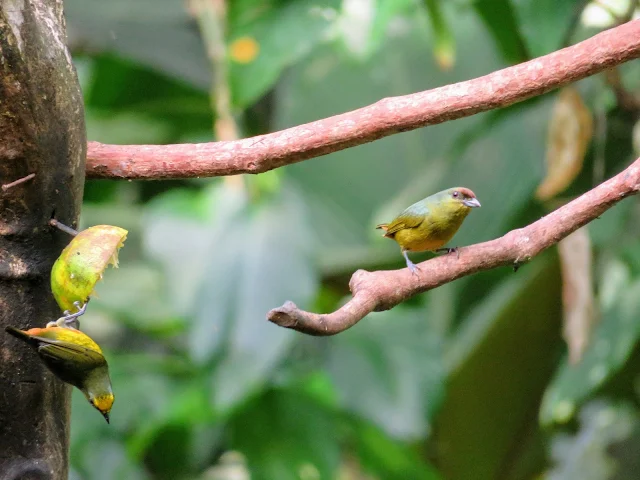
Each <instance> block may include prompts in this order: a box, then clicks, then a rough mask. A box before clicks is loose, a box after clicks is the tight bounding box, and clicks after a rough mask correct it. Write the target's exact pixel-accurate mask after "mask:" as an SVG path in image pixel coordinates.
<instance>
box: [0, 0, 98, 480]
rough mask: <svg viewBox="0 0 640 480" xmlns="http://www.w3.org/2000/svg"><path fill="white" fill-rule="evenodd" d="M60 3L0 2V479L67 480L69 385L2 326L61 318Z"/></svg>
mask: <svg viewBox="0 0 640 480" xmlns="http://www.w3.org/2000/svg"><path fill="white" fill-rule="evenodd" d="M65 41H66V30H65V24H64V19H63V16H62V0H0V184H3V185H6V184H7V183H10V182H13V181H15V180H17V179H20V178H22V177H25V176H26V175H29V174H31V173H35V177H34V178H33V179H30V180H28V181H25V182H24V183H21V184H18V185H15V186H13V187H11V188H9V189H4V188H3V189H2V190H0V480H8V479H21V480H24V479H55V480H67V478H68V451H69V416H70V396H71V395H70V392H71V389H70V388H69V387H68V386H66V385H65V384H63V383H62V382H61V381H59V380H58V379H57V378H55V377H54V376H53V375H52V374H51V373H49V371H48V370H46V369H45V367H44V366H43V365H42V364H41V362H40V360H39V358H38V356H37V355H36V353H35V352H34V351H33V350H32V349H30V348H28V347H27V346H26V345H25V344H23V343H21V342H19V341H17V340H16V339H14V338H13V337H11V336H9V335H8V334H6V333H5V332H4V327H5V326H7V325H13V326H15V327H18V328H27V327H29V328H30V327H35V326H44V325H45V324H46V323H47V322H48V321H50V320H54V319H56V318H58V317H59V316H60V315H61V312H60V309H59V308H58V306H57V305H56V303H55V301H54V299H53V296H52V295H51V290H50V287H49V272H50V269H51V266H52V265H53V262H54V261H55V259H56V257H57V256H58V255H59V253H60V251H61V250H62V248H63V247H64V246H65V245H66V244H67V243H68V242H69V237H68V236H67V235H66V234H64V233H62V232H59V231H57V230H54V229H53V228H51V227H49V226H48V221H49V219H50V218H51V217H53V216H55V217H56V218H57V219H58V220H60V221H61V222H63V223H66V224H68V225H74V226H75V225H76V224H77V219H78V215H79V212H80V204H81V201H82V193H83V185H84V168H85V155H86V138H85V127H84V110H83V104H82V95H81V92H80V88H79V84H78V80H77V77H76V72H75V69H74V67H73V64H72V62H71V57H70V55H69V52H68V51H67V48H66V45H65Z"/></svg>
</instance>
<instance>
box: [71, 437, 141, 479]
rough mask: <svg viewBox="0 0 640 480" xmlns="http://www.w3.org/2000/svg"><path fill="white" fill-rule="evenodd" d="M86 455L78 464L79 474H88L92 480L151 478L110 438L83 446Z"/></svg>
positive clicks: (97, 439) (121, 446)
mask: <svg viewBox="0 0 640 480" xmlns="http://www.w3.org/2000/svg"><path fill="white" fill-rule="evenodd" d="M82 447H83V449H84V450H85V454H84V455H83V457H82V460H83V461H82V463H81V464H76V469H77V470H78V471H79V472H86V473H87V474H88V475H89V476H87V477H82V478H91V479H92V480H120V479H124V478H126V479H127V480H146V479H150V478H151V477H150V476H149V475H148V474H147V473H145V471H144V469H143V468H142V466H140V465H138V464H136V463H135V462H134V461H133V460H132V459H130V458H128V456H127V452H126V451H125V449H124V447H123V445H122V443H121V442H119V441H117V440H115V439H109V438H108V437H103V438H96V439H94V440H90V441H88V442H85V443H84V445H83V446H82Z"/></svg>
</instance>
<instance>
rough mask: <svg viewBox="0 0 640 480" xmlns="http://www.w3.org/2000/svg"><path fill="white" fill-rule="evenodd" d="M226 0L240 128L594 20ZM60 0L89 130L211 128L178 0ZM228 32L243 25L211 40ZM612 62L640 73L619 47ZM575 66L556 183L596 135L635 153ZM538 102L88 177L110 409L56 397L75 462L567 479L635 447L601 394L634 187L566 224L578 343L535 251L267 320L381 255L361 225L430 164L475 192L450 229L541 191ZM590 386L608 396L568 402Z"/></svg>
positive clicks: (481, 61)
mask: <svg viewBox="0 0 640 480" xmlns="http://www.w3.org/2000/svg"><path fill="white" fill-rule="evenodd" d="M187 3H188V4H189V5H191V4H190V3H189V2H187ZM226 5H227V9H228V11H227V18H226V24H227V25H226V27H227V28H226V29H227V35H226V38H225V41H226V47H227V52H228V56H227V61H228V67H229V75H228V78H227V79H226V80H227V81H228V84H229V89H230V93H231V98H232V103H233V104H232V105H231V108H232V110H233V111H232V113H233V114H234V115H235V118H236V120H237V122H238V127H239V132H241V134H246V133H245V132H254V133H262V132H264V131H269V130H277V129H282V128H286V127H289V126H293V125H299V124H303V123H306V122H309V121H312V120H316V119H320V118H324V117H328V116H331V115H335V114H338V113H342V112H345V111H348V110H351V109H355V108H359V107H361V106H363V105H367V104H370V103H373V102H375V101H377V100H379V99H381V98H384V97H388V96H393V95H403V94H408V93H413V92H417V91H421V90H426V89H429V88H435V87H438V86H441V85H446V84H451V83H455V82H458V81H462V80H466V79H470V78H474V77H479V76H482V75H485V74H487V73H488V72H490V71H493V70H497V69H500V68H503V67H504V66H505V65H506V64H509V63H515V62H520V61H523V60H526V59H527V58H529V57H535V56H539V55H543V54H545V53H548V52H550V51H553V50H555V49H557V48H560V47H561V46H562V44H563V43H565V42H567V39H569V40H570V39H576V38H579V37H583V36H585V35H586V34H590V33H591V32H590V31H587V30H586V29H585V28H584V27H582V26H581V25H580V24H579V22H578V23H575V21H576V19H577V18H578V17H577V15H578V13H579V11H580V5H582V2H579V1H577V0H576V1H573V0H572V1H569V0H567V1H561V2H557V1H556V2H551V1H550V0H549V1H547V0H544V1H530V0H501V1H499V2H488V1H471V0H458V1H456V2H446V1H442V0H428V1H424V0H347V1H338V0H314V1H312V2H308V1H306V0H267V1H258V0H237V1H236V0H234V1H228V2H226ZM65 9H66V14H67V18H68V27H69V34H70V43H71V45H72V47H73V53H74V59H75V60H76V65H77V68H78V71H79V75H80V78H81V82H82V87H83V91H84V93H85V100H86V117H87V126H88V136H89V138H90V140H97V141H102V142H109V143H154V144H162V143H171V142H196V141H210V140H211V139H212V137H213V133H212V121H213V120H215V118H214V117H215V115H214V114H213V112H212V111H211V99H210V98H209V93H210V88H211V84H212V82H211V73H212V72H211V67H210V65H209V62H208V60H207V56H206V54H205V49H204V48H203V45H202V39H201V38H200V35H199V33H198V26H197V22H196V20H195V18H194V17H193V16H191V14H190V13H189V11H188V10H187V9H186V8H185V2H183V1H181V0H139V1H136V2H133V3H132V2H129V1H125V0H112V1H110V2H105V1H103V0H66V2H65ZM247 39H250V41H249V42H248V43H246V40H247ZM240 40H242V41H245V43H244V47H243V48H245V50H242V49H240V50H234V49H235V48H238V43H237V42H238V41H240ZM251 42H255V44H254V43H251ZM242 45H243V44H242V43H240V46H242ZM255 46H257V50H252V48H253V47H255ZM252 52H253V53H252ZM443 52H444V53H443ZM443 54H446V55H452V56H451V57H450V58H449V61H450V62H452V63H449V64H447V63H446V62H443V57H442V56H441V55H443ZM453 54H455V56H453ZM621 73H622V75H623V82H624V83H625V85H627V86H628V87H629V88H630V89H633V88H637V87H638V83H637V78H639V77H638V75H635V74H636V73H637V66H633V65H628V66H625V68H622V69H621ZM578 87H579V89H580V92H581V94H582V96H583V99H584V101H585V104H586V105H588V106H589V107H590V108H592V109H594V110H596V109H598V111H600V112H601V113H600V115H601V117H602V116H604V118H606V121H607V122H606V128H604V129H602V128H600V129H599V130H601V131H602V130H603V131H604V133H601V134H599V135H604V136H603V137H602V138H596V139H594V140H593V143H592V145H593V146H592V148H591V150H590V151H589V152H588V154H587V158H586V159H585V165H584V168H583V171H582V172H581V174H580V175H579V176H578V178H577V180H575V181H574V183H573V184H572V186H571V187H570V189H569V190H568V193H567V195H570V196H573V195H578V194H581V193H582V192H584V191H586V190H587V189H589V188H591V187H592V186H593V184H594V182H595V180H594V176H593V173H592V172H593V171H594V165H597V164H598V162H604V168H605V173H606V175H607V176H608V175H610V174H613V173H615V172H617V171H619V170H620V169H621V168H623V167H624V166H625V165H626V164H628V162H629V160H630V159H631V135H632V134H631V132H632V128H633V118H631V115H628V114H627V113H626V112H624V111H621V109H620V108H618V106H617V104H616V100H615V96H613V95H612V94H611V92H610V91H609V90H607V89H606V88H605V87H603V86H602V85H601V84H600V83H599V82H598V81H595V80H586V81H583V82H581V83H580V84H579V85H578ZM214 93H215V92H214ZM554 101H555V95H554V94H550V95H548V96H545V97H542V98H537V99H533V100H531V101H528V102H525V103H522V104H519V105H516V106H513V107H510V108H506V109H502V110H499V111H493V112H489V113H486V114H481V115H476V116H473V117H469V118H466V119H461V120H456V121H454V122H447V123H444V124H440V125H435V126H430V127H428V128H425V129H420V130H417V131H413V132H407V133H403V134H400V135H394V136H391V137H388V138H385V139H382V140H379V141H376V142H374V143H371V144H367V145H363V146H360V147H358V148H353V149H347V150H344V151H341V152H337V153H334V154H332V155H328V156H326V157H322V158H318V159H314V160H310V161H306V162H301V163H298V164H296V165H292V166H291V167H287V168H284V169H280V170H278V171H275V172H269V173H268V174H263V175H259V176H257V177H250V178H243V179H242V180H239V179H237V178H235V179H195V180H189V181H182V182H113V181H89V182H87V185H86V190H85V205H84V206H83V216H82V225H81V227H86V226H90V225H96V224H111V225H119V226H121V227H123V228H125V229H126V230H128V232H129V234H128V238H127V242H126V247H125V248H124V249H122V250H121V251H120V268H119V269H117V270H110V271H109V274H108V277H107V278H106V281H105V282H104V283H103V282H100V283H99V284H98V286H97V293H98V296H97V297H95V298H93V299H92V301H91V307H90V309H89V311H88V313H87V314H86V315H85V317H83V320H82V321H83V323H82V325H83V329H85V330H86V331H87V333H88V334H89V335H91V336H92V337H93V338H96V339H97V340H98V341H99V342H100V344H101V345H104V346H105V353H106V355H107V357H108V359H109V363H110V366H111V371H112V382H113V386H114V390H115V394H116V401H115V404H114V407H113V410H112V415H111V419H112V424H111V425H110V426H109V425H106V424H105V422H104V421H103V420H102V419H101V418H100V417H99V416H96V415H95V412H94V411H93V410H92V409H91V407H90V406H89V405H88V404H87V403H86V400H84V399H83V398H81V397H80V396H74V405H73V417H74V418H73V422H72V438H71V460H72V467H73V472H72V476H71V478H74V479H76V478H78V479H79V478H82V479H86V480H93V479H105V480H106V479H120V478H126V479H133V480H137V479H178V480H180V479H202V480H214V479H215V480H228V479H231V478H248V475H249V474H250V475H251V478H254V479H269V480H271V479H275V480H280V479H283V480H286V479H300V480H316V479H339V480H352V479H357V478H371V479H380V480H382V479H392V480H393V479H398V480H405V479H424V480H437V479H444V478H447V479H451V480H463V479H464V480H466V479H469V478H472V479H478V480H484V479H487V480H489V479H491V480H493V479H500V480H511V479H513V480H520V479H528V478H533V476H534V475H539V476H540V478H549V479H553V480H556V479H560V478H562V479H569V480H571V479H573V478H576V479H577V478H583V477H580V475H582V472H583V470H582V463H584V464H585V465H587V463H586V462H591V461H592V463H588V465H590V468H589V470H590V472H591V473H594V472H608V473H607V475H609V474H611V472H613V471H615V472H616V473H615V474H617V475H618V477H613V478H618V479H621V478H634V477H633V476H632V477H629V476H627V477H624V475H625V472H626V473H627V474H629V472H633V471H634V470H633V469H634V466H633V465H634V464H633V461H632V460H633V459H632V456H629V455H628V453H627V452H629V451H632V452H635V451H637V446H638V445H639V440H638V438H640V436H639V435H638V434H637V431H640V430H638V428H637V425H636V423H637V419H636V417H637V410H636V407H635V406H633V405H635V404H633V403H625V404H621V403H620V402H619V400H620V399H621V398H622V397H624V398H625V399H627V400H632V401H636V402H637V398H636V397H637V395H636V393H635V392H634V382H635V380H636V372H635V370H634V366H635V365H637V362H638V358H639V357H638V337H639V335H640V329H638V328H637V327H636V324H637V322H636V321H635V320H637V318H638V317H639V314H640V304H639V303H638V301H637V299H638V298H640V292H638V288H640V287H638V274H639V273H640V254H639V253H638V252H639V251H640V248H639V245H638V240H637V238H638V235H639V234H640V231H639V230H638V227H637V225H638V224H640V223H639V222H638V220H639V213H638V209H637V208H636V207H637V205H634V203H633V201H631V200H625V201H624V202H623V203H622V204H620V205H619V206H617V207H615V208H614V209H613V210H611V211H608V212H607V213H606V214H604V215H603V216H602V218H601V219H599V220H597V221H595V222H592V223H591V224H590V225H589V227H588V230H589V234H590V236H591V240H592V243H593V245H594V265H595V270H594V278H595V279H596V285H595V286H594V287H595V288H594V290H595V295H596V304H597V305H599V306H600V307H601V318H600V320H599V323H598V324H597V327H596V328H595V330H594V331H593V332H592V336H591V342H590V346H589V348H588V349H587V351H586V353H585V356H584V359H583V360H582V362H581V363H580V364H578V365H576V366H571V365H569V364H567V360H566V359H565V356H566V355H565V346H564V342H563V340H562V338H561V329H562V325H561V320H562V283H561V282H562V279H561V276H560V273H559V267H558V259H557V256H556V255H555V252H546V253H545V254H543V255H541V256H540V257H537V258H535V259H533V261H532V262H531V263H530V264H528V265H524V266H522V267H521V269H520V270H518V272H517V273H513V272H512V270H511V269H508V268H504V269H498V270H494V271H491V272H484V273H481V274H478V275H475V276H472V277H466V278H464V279H461V280H458V281H456V282H453V283H451V284H448V285H445V286H442V287H440V288H438V289H436V290H433V291H431V292H428V293H426V294H424V295H421V296H418V297H416V298H414V299H412V300H411V301H409V302H405V304H403V305H400V306H398V307H396V308H394V309H392V310H390V311H388V312H380V313H375V314H371V315H369V316H368V317H367V318H366V319H364V320H363V321H362V322H360V323H359V324H358V325H356V326H354V327H353V328H352V329H350V330H348V331H346V332H344V333H341V334H339V335H338V336H336V337H332V338H311V337H308V336H304V335H301V334H297V333H295V332H293V331H290V330H286V329H283V328H280V327H276V326H275V325H273V324H271V323H269V322H267V321H266V319H265V314H266V312H267V311H268V310H269V309H271V308H273V307H276V306H279V305H281V304H282V303H283V302H284V301H286V300H292V301H294V302H295V303H296V304H297V305H298V306H300V307H301V308H305V309H310V310H313V311H321V312H328V311H333V310H335V309H336V308H337V307H339V306H340V304H341V302H342V301H343V300H344V297H345V295H347V294H348V289H347V282H348V279H349V277H350V275H351V274H352V273H353V272H354V271H355V270H356V269H358V268H366V269H381V268H400V267H402V266H403V265H404V262H403V260H402V258H401V256H400V254H399V252H398V249H397V246H396V245H395V244H393V242H389V241H388V240H386V239H383V238H380V236H379V232H376V231H375V230H374V229H373V226H374V225H375V224H376V223H379V222H381V221H385V220H388V219H389V218H390V217H391V216H393V215H395V214H396V213H398V212H399V211H400V210H402V209H403V208H405V207H406V206H407V205H409V204H411V203H413V202H414V201H416V200H418V199H420V198H423V197H425V196H426V195H428V194H430V193H433V192H435V191H438V190H441V189H443V188H446V187H450V186H457V185H462V186H466V187H469V188H471V189H472V190H473V191H474V192H475V193H476V194H477V196H478V198H479V199H480V201H481V202H482V205H483V207H482V208H481V209H479V211H477V212H474V215H472V216H470V217H469V219H468V220H467V221H466V222H465V224H464V226H463V227H462V229H461V230H460V232H459V233H458V234H457V235H456V237H455V240H454V243H455V245H460V246H462V245H469V244H472V243H477V242H481V241H486V240H489V239H492V238H495V237H498V236H500V235H503V234H504V233H505V232H507V231H509V230H511V229H514V228H519V227H522V226H523V225H525V224H527V223H529V222H532V221H535V220H536V219H537V218H539V217H540V216H542V215H544V214H545V212H547V211H549V210H550V209H551V208H555V206H556V203H553V204H539V203H537V202H536V201H535V200H534V198H533V195H534V192H535V190H536V187H537V186H538V184H539V182H540V181H541V179H542V178H543V177H544V170H545V164H544V159H545V149H546V135H547V127H548V122H549V118H550V114H551V107H552V105H553V102H554ZM598 121H600V120H598ZM598 142H600V143H598ZM598 145H599V146H598ZM603 145H604V146H605V147H606V148H600V147H601V146H603ZM602 152H603V153H602ZM603 155H604V157H602V156H603ZM598 168H599V167H598ZM563 200H564V199H558V202H561V201H563ZM424 258H427V255H424V256H423V257H422V258H421V259H424ZM416 260H418V258H416ZM605 346H606V348H605ZM634 362H635V363H634ZM605 395H606V396H608V397H609V399H608V400H607V401H608V402H609V403H606V404H602V403H595V404H592V403H589V402H590V401H591V400H593V399H594V398H595V399H597V402H601V401H602V398H601V397H603V396H605ZM583 405H587V406H586V407H585V408H584V409H582V406H583ZM591 405H596V406H597V405H600V406H599V407H597V408H596V409H594V407H592V406H591ZM602 405H606V407H602ZM621 405H622V406H621ZM567 406H569V407H570V408H568V407H567ZM558 412H559V413H561V414H562V415H559V413H558ZM603 418H604V419H605V420H606V419H612V420H611V423H610V424H606V425H605V424H604V423H602V422H603V420H602V419H603ZM559 422H560V423H562V425H559V424H558V423H559ZM625 422H626V423H627V424H630V423H633V428H631V427H632V426H631V425H629V428H628V429H627V428H622V427H620V425H623V424H625ZM569 427H570V428H573V429H574V431H572V432H570V435H569V434H568V433H567V431H565V430H562V429H564V428H569ZM618 427H620V428H618ZM599 439H600V440H599ZM591 447H593V448H594V449H595V450H597V452H598V453H597V455H595V456H593V457H592V456H590V454H589V452H591V451H593V450H590V448H591ZM616 448H618V450H615V449H616ZM634 448H635V450H634ZM579 459H582V460H583V461H584V462H583V461H582V460H579ZM612 462H613V463H612ZM591 465H593V466H591ZM602 465H606V468H605V469H600V467H601V466H602ZM611 465H617V467H616V468H617V470H616V469H615V468H614V469H613V470H611V468H613V467H611ZM636 471H637V470H636ZM365 475H366V477H365ZM585 478H586V477H585ZM589 478H594V479H595V478H603V479H604V478H609V477H607V476H605V474H604V473H603V474H601V475H600V476H599V477H598V476H592V477H589Z"/></svg>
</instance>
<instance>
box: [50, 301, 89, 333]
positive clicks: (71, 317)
mask: <svg viewBox="0 0 640 480" xmlns="http://www.w3.org/2000/svg"><path fill="white" fill-rule="evenodd" d="M73 305H74V306H75V307H76V308H77V309H78V311H77V312H76V313H70V312H69V310H65V311H64V312H63V314H64V315H63V316H62V317H60V318H59V319H58V320H56V321H55V322H49V323H55V324H56V325H57V326H59V327H72V328H78V327H79V326H80V323H79V321H78V317H80V316H82V315H84V312H86V311H87V305H89V299H88V298H87V301H86V302H85V303H84V305H83V304H81V303H80V302H79V301H75V302H73Z"/></svg>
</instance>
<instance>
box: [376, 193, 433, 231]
mask: <svg viewBox="0 0 640 480" xmlns="http://www.w3.org/2000/svg"><path fill="white" fill-rule="evenodd" d="M428 214H429V209H428V208H427V206H426V205H425V203H424V201H420V202H418V203H414V204H413V205H411V206H410V207H409V208H407V209H406V210H405V211H404V212H402V213H401V214H400V215H398V216H397V217H396V218H394V219H393V220H392V221H391V222H390V223H389V225H388V226H387V230H386V232H385V234H386V235H393V234H394V233H397V232H399V231H400V230H406V229H408V228H416V227H419V226H420V225H421V224H422V222H424V219H425V217H426V216H427V215H428Z"/></svg>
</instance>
